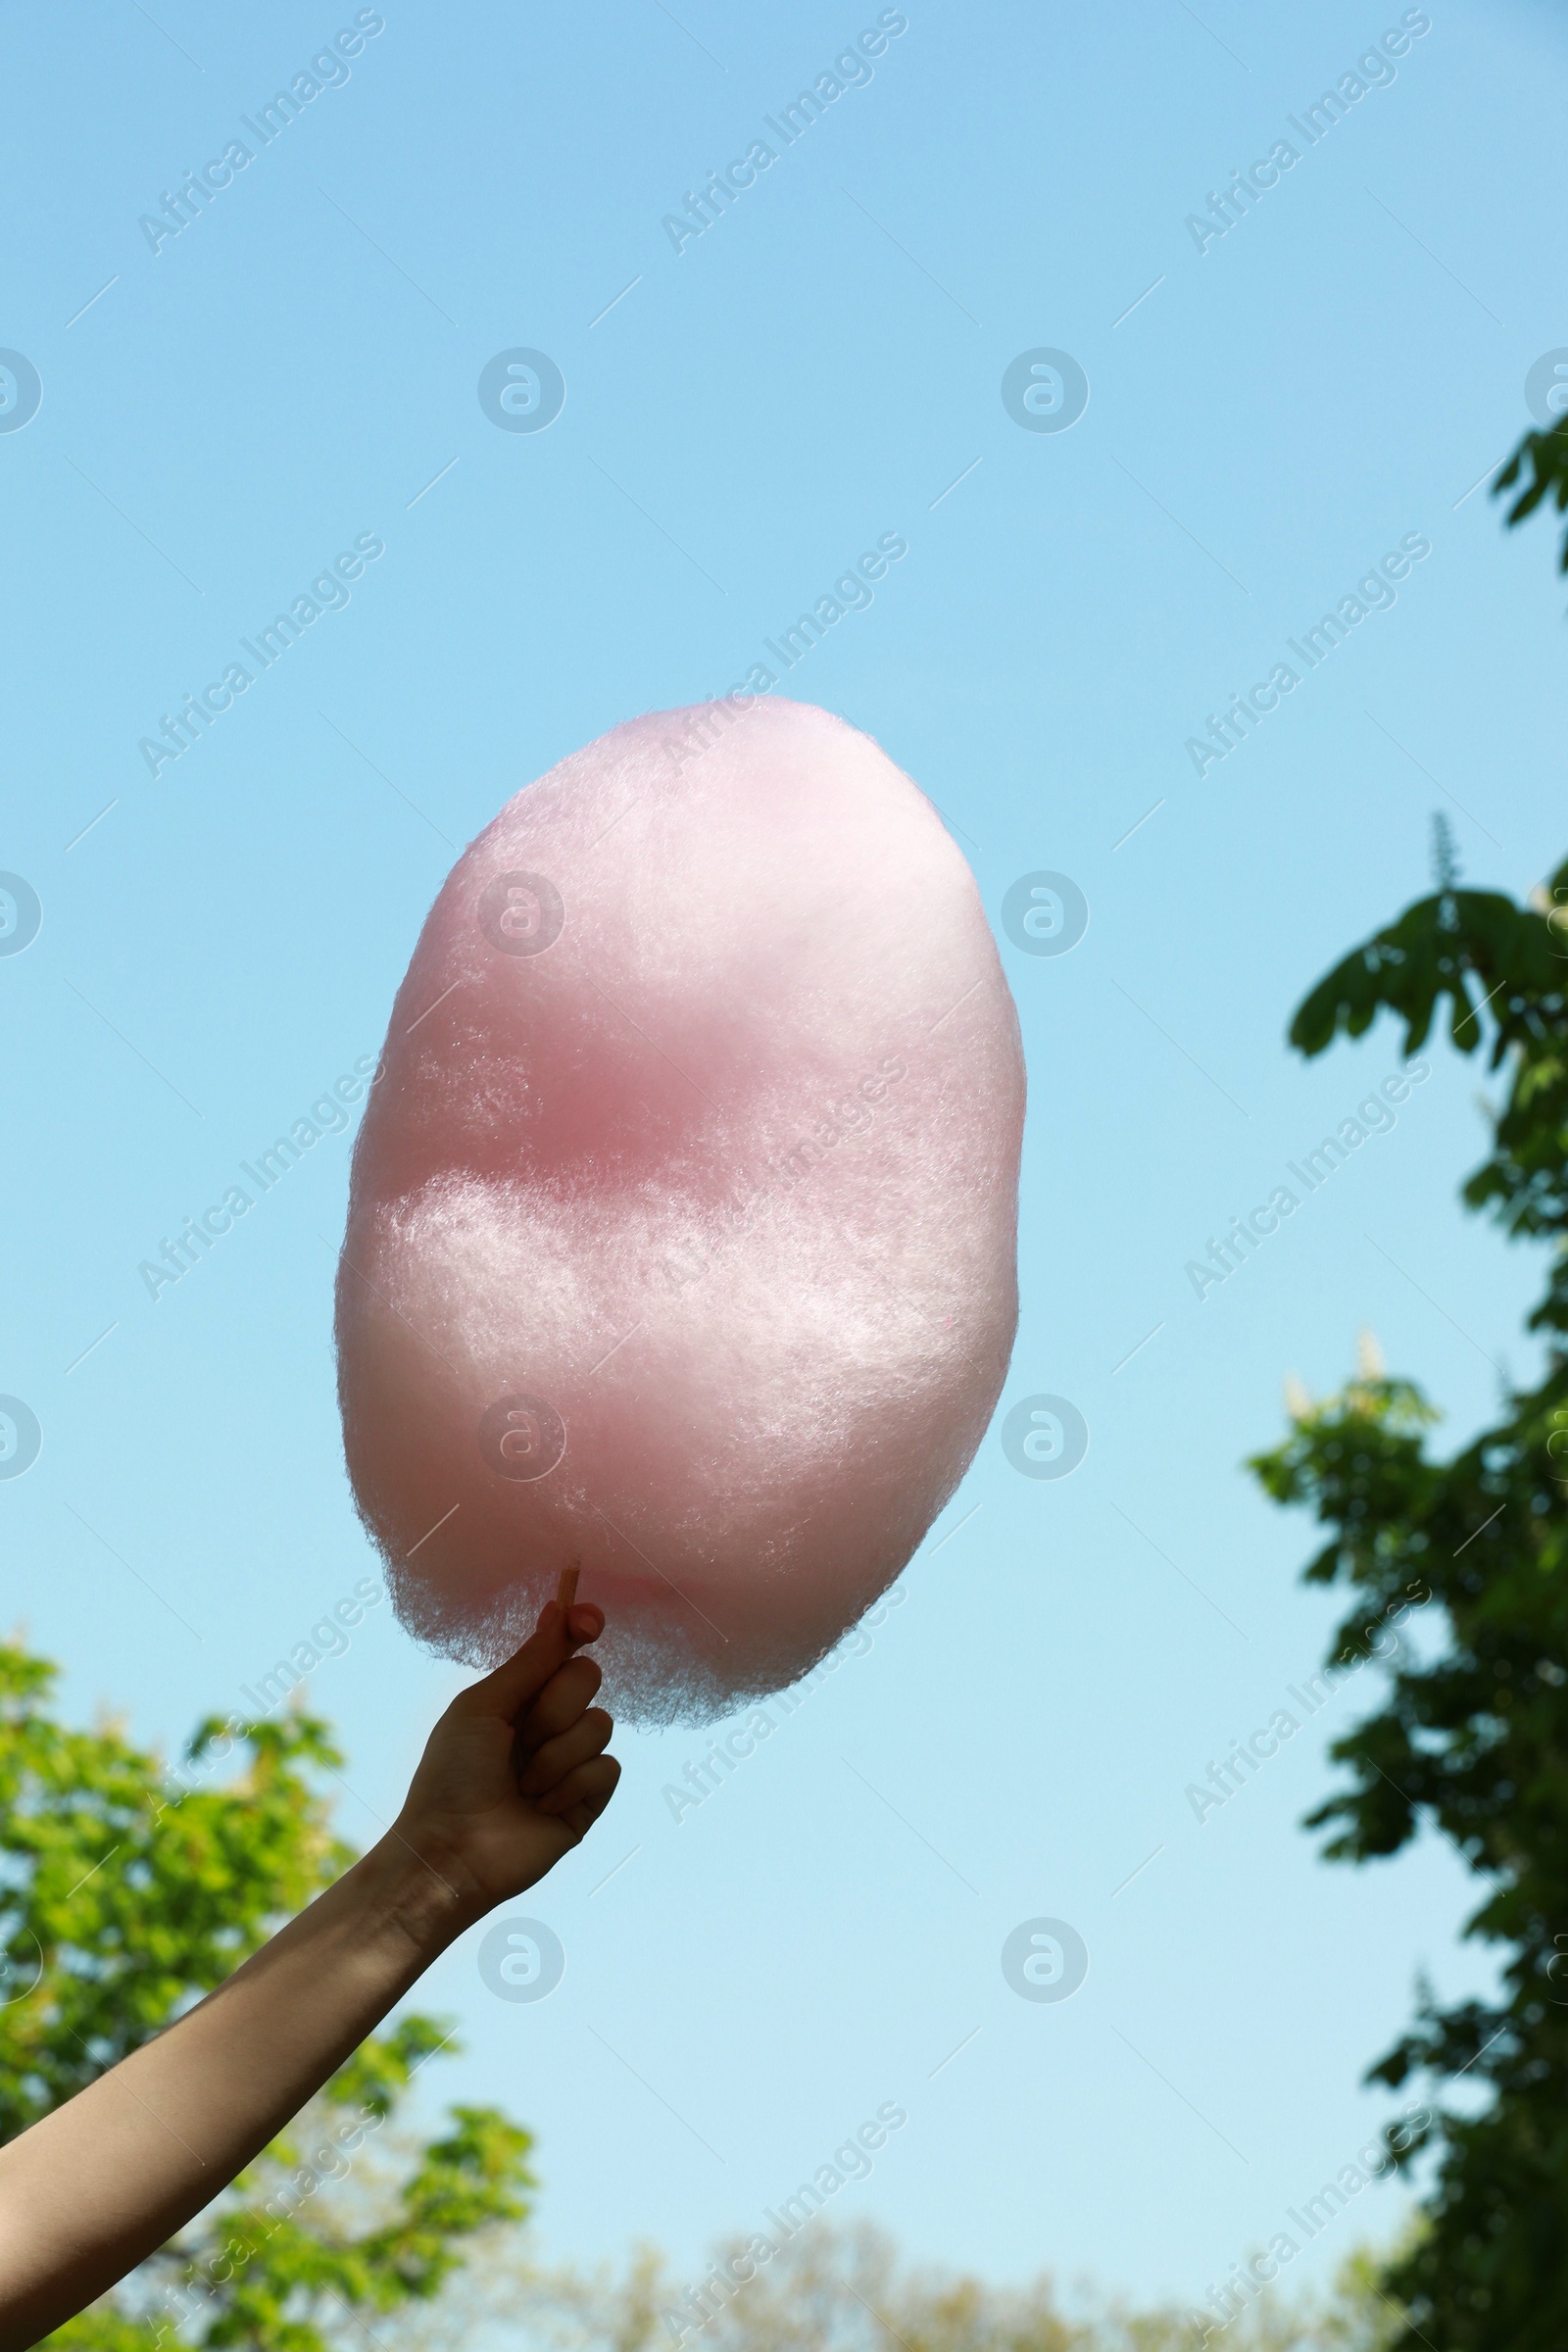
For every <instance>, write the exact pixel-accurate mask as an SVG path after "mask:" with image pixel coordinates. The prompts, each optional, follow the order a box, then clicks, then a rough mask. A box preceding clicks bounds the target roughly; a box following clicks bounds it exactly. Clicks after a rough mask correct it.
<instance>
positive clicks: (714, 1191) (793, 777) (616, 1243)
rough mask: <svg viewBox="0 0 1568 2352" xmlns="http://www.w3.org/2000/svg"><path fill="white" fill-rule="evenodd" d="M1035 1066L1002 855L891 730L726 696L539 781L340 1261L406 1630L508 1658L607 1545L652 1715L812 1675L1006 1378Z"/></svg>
mask: <svg viewBox="0 0 1568 2352" xmlns="http://www.w3.org/2000/svg"><path fill="white" fill-rule="evenodd" d="M705 746H706V747H707V748H704V747H705ZM1023 1096H1024V1078H1023V1062H1022V1056H1021V1054H1020V1050H1019V1043H1018V1023H1017V1017H1016V1014H1015V1012H1014V1010H1013V1005H1012V999H1011V997H1010V996H1009V994H1008V991H1007V985H1006V982H1005V979H1004V977H1003V973H1002V967H1001V964H1000V962H999V961H998V957H997V952H996V948H995V945H994V943H993V941H992V937H991V932H990V929H989V927H988V925H987V922H986V918H985V915H984V913H983V911H982V909H981V906H980V899H979V895H978V893H977V891H976V889H975V885H974V881H973V878H972V876H971V875H970V873H969V869H968V867H967V865H966V864H965V863H964V860H963V858H962V857H961V856H960V855H959V853H958V851H957V850H956V848H955V846H954V844H953V842H952V840H951V839H950V838H949V836H948V834H947V832H946V830H945V829H944V827H943V824H942V822H941V820H940V818H939V817H938V816H937V814H936V811H935V810H934V809H932V807H931V805H930V803H929V802H928V801H926V800H925V799H924V797H923V796H922V795H921V794H920V793H919V792H918V791H917V790H916V789H915V787H914V786H913V785H912V784H911V783H910V782H909V780H908V778H907V776H905V775H903V774H902V773H901V772H900V770H899V769H898V768H896V767H895V766H894V765H893V763H892V761H891V760H888V759H887V758H886V756H885V755H884V754H883V753H882V752H881V751H880V750H879V749H878V748H877V746H876V745H875V744H874V743H873V742H872V741H871V740H870V738H869V737H868V736H865V735H861V734H858V733H857V732H856V730H855V729H854V728H853V727H850V726H847V725H846V724H845V723H844V722H843V721H842V720H840V719H837V718H833V717H830V716H829V715H828V714H827V713H826V712H825V711H816V710H812V709H810V708H809V707H807V706H804V705H801V704H796V703H787V702H779V701H775V700H772V699H768V698H760V699H758V700H757V701H755V702H753V703H751V705H750V707H746V706H745V705H744V704H742V705H740V706H738V707H737V706H736V705H732V704H717V705H711V706H705V707H703V708H701V709H699V710H696V711H671V712H665V713H662V714H660V715H657V716H653V717H649V718H640V719H634V720H632V721H631V722H630V723H629V724H627V725H625V726H622V727H617V728H616V729H615V730H614V732H613V734H610V735H606V736H604V737H602V738H601V740H600V741H599V742H597V743H594V744H590V745H589V746H588V748H587V749H586V750H585V751H581V752H577V753H574V754H573V755H572V757H571V758H570V759H568V760H563V761H562V762H561V764H560V766H559V767H555V768H552V770H551V771H550V773H549V774H548V775H547V776H544V777H542V778H541V779H540V780H539V782H538V783H536V784H531V785H529V786H528V787H527V789H526V790H525V791H522V792H519V793H518V794H517V796H516V798H515V800H513V801H511V802H509V803H508V805H507V807H506V808H505V809H503V810H502V811H501V814H500V815H499V816H498V817H496V819H495V820H494V822H493V823H492V824H490V825H489V826H488V827H487V828H486V829H485V831H484V832H483V833H481V834H480V836H479V838H478V839H477V841H475V842H474V843H473V844H472V846H471V848H469V849H468V850H466V852H465V853H464V855H463V857H462V858H460V859H459V860H458V863H457V864H456V866H455V867H454V868H453V870H452V872H451V874H450V875H449V876H448V878H447V881H446V883H445V885H444V887H443V889H442V891H441V894H440V896H439V898H438V899H437V900H436V903H435V906H434V907H432V909H431V911H430V915H429V917H428V919H427V921H426V923H425V926H424V929H423V931H422V933H421V934H420V938H419V943H418V946H417V948H416V950H415V954H414V960H413V962H412V963H411V964H410V966H409V971H408V975H407V977H406V978H405V980H404V982H403V986H402V988H401V989H400V990H399V992H398V997H397V1002H396V1005H394V1007H393V1012H392V1022H391V1027H390V1029H389V1031H388V1034H387V1042H386V1049H385V1053H384V1056H383V1060H382V1064H381V1069H380V1071H379V1073H378V1076H377V1079H376V1082H375V1084H374V1085H373V1087H372V1089H371V1092H370V1098H369V1103H368V1109H367V1113H366V1118H365V1124H364V1128H363V1130H362V1132H361V1135H360V1139H359V1143H358V1146H357V1148H356V1151H355V1155H354V1179H353V1190H352V1198H351V1201H350V1206H349V1221H348V1232H347V1235H346V1238H345V1241H344V1245H343V1257H342V1263H341V1266H340V1268H339V1273H338V1295H337V1336H338V1355H339V1387H340V1395H341V1398H342V1406H343V1429H344V1444H345V1448H346V1451H347V1456H348V1466H349V1473H350V1476H351V1478H352V1480H353V1483H354V1491H355V1495H356V1497H357V1499H358V1502H359V1506H360V1510H361V1513H362V1515H363V1517H364V1519H365V1522H366V1525H367V1526H368V1529H369V1531H370V1534H371V1535H372V1537H373V1538H374V1540H375V1542H376V1544H378V1545H379V1547H380V1549H381V1551H382V1553H383V1554H384V1556H385V1558H386V1561H387V1564H388V1569H389V1572H390V1576H391V1581H392V1588H393V1592H394V1594H395V1597H396V1602H397V1608H398V1614H399V1616H400V1617H401V1618H402V1620H403V1622H404V1624H405V1625H406V1626H407V1627H408V1628H409V1629H410V1631H411V1632H413V1633H414V1634H416V1635H417V1636H418V1637H419V1638H420V1639H421V1640H423V1641H425V1642H428V1643H430V1644H431V1645H432V1646H434V1647H435V1648H437V1649H439V1650H442V1651H444V1652H446V1653H447V1654H448V1655H451V1656H454V1657H460V1658H463V1659H466V1660H467V1661H469V1662H470V1663H472V1664H475V1665H490V1664H494V1663H495V1662H496V1661H498V1660H499V1659H500V1658H502V1657H504V1656H505V1655H506V1654H507V1653H508V1652H509V1651H510V1650H511V1649H512V1648H513V1647H514V1646H515V1644H516V1642H518V1641H519V1640H520V1639H521V1638H522V1637H523V1635H524V1634H525V1633H526V1631H527V1630H528V1628H529V1626H530V1625H531V1623H532V1620H533V1618H534V1616H535V1614H536V1612H537V1610H538V1608H539V1606H540V1604H541V1603H542V1602H543V1601H544V1600H545V1599H547V1598H549V1597H550V1596H551V1594H552V1593H554V1590H555V1586H556V1581H557V1578H558V1576H559V1574H560V1572H561V1570H562V1569H563V1568H564V1566H566V1565H567V1564H568V1563H569V1562H571V1561H573V1560H576V1561H579V1562H580V1563H581V1568H582V1577H581V1587H580V1597H581V1598H582V1599H584V1600H593V1601H597V1602H598V1603H599V1604H600V1605H601V1606H602V1607H603V1608H604V1610H605V1612H606V1615H607V1618H608V1620H609V1623H608V1629H607V1631H606V1634H605V1637H604V1639H603V1641H602V1642H600V1643H599V1645H598V1647H597V1650H596V1653H595V1654H596V1655H597V1656H599V1657H600V1659H601V1660H602V1662H603V1664H604V1667H605V1680H606V1692H607V1700H608V1703H610V1704H612V1705H613V1706H615V1707H616V1708H617V1709H618V1710H619V1711H620V1712H622V1713H623V1714H626V1715H628V1716H630V1717H631V1718H632V1719H634V1720H643V1721H664V1722H670V1721H687V1722H695V1721H705V1720H709V1719H711V1718H712V1717H713V1716H715V1715H720V1714H724V1713H727V1712H728V1711H730V1710H731V1709H732V1708H733V1707H734V1706H736V1705H737V1704H738V1703H739V1702H740V1701H742V1700H743V1699H746V1698H749V1697H753V1696H758V1695H760V1694H762V1693H764V1692H766V1691H774V1690H778V1689H780V1688H781V1687H782V1686H783V1685H785V1684H787V1683H790V1682H793V1681H795V1680H796V1679H797V1678H798V1677H799V1676H800V1675H801V1674H803V1673H805V1672H806V1670H807V1669H808V1668H809V1667H810V1666H811V1665H812V1664H814V1662H815V1661H816V1660H817V1659H818V1658H819V1657H820V1656H821V1655H822V1654H823V1652H824V1651H825V1650H826V1649H827V1648H829V1647H830V1646H831V1644H832V1643H833V1642H835V1641H836V1640H837V1639H838V1638H839V1636H840V1635H841V1634H842V1633H843V1631H844V1630H845V1628H846V1627H847V1626H848V1625H850V1624H851V1623H852V1622H853V1621H854V1620H855V1619H856V1618H857V1617H858V1616H859V1615H860V1614H861V1613H862V1612H863V1611H864V1610H865V1609H866V1608H867V1607H868V1606H869V1604H870V1603H871V1602H872V1601H873V1600H875V1598H876V1597H877V1595H878V1594H879V1593H882V1592H883V1591H885V1589H886V1588H887V1586H888V1585H889V1584H890V1583H891V1582H892V1580H893V1579H894V1577H895V1576H897V1574H898V1572H899V1570H900V1569H901V1568H902V1567H903V1566H904V1565H905V1563H906V1561H907V1559H908V1558H909V1556H910V1554H911V1553H912V1552H913V1550H914V1549H915V1546H916V1545H917V1544H919V1542H920V1539H921V1537H922V1536H923V1535H924V1534H925V1531H926V1529H927V1528H928V1527H929V1526H930V1524H931V1521H932V1519H933V1518H934V1517H935V1515H936V1513H937V1512H938V1511H939V1510H940V1509H941V1507H942V1505H943V1503H944V1502H945V1501H946V1500H947V1498H948V1497H949V1495H951V1494H952V1493H953V1491H954V1489H955V1487H956V1485H957V1483H958V1480H959V1479H960V1478H961V1477H962V1475H963V1472H964V1470H965V1468H966V1467H967V1465H968V1463H969V1460H970V1458H971V1456H972V1455H973V1453H974V1450H975V1447H976V1446H977V1445H978V1444H979V1442H980V1439H981V1436H982V1434H983V1433H984V1430H985V1428H986V1424H987V1422H988V1420H989V1419H990V1416H991V1412H992V1410H993V1407H994V1406H995V1404H996V1400H997V1397H998V1394H999V1393H1000V1390H1001V1387H1002V1383H1003V1379H1004V1376H1005V1371H1006V1367H1007V1357H1008V1351H1009V1349H1010V1348H1011V1344H1012V1336H1013V1329H1014V1325H1015V1323H1016V1319H1017V1283H1016V1275H1015V1266H1014V1260H1015V1244H1016V1225H1017V1184H1018V1152H1019V1140H1020V1132H1021V1127H1022V1120H1023Z"/></svg>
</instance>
